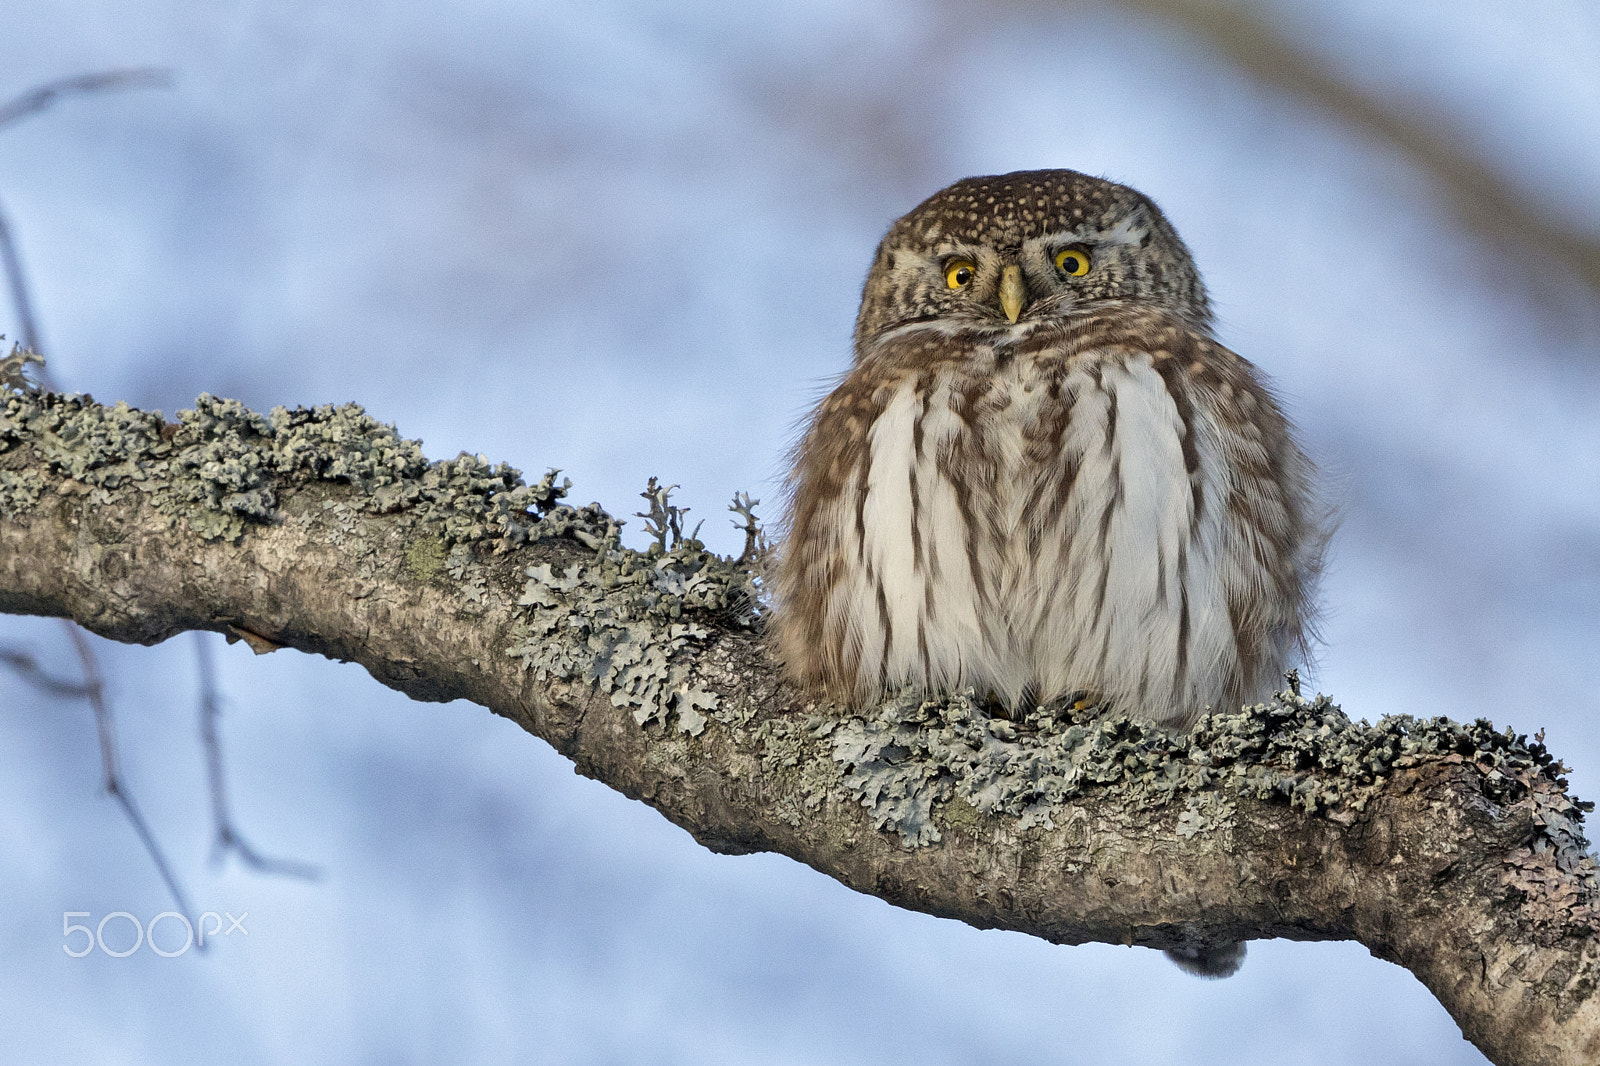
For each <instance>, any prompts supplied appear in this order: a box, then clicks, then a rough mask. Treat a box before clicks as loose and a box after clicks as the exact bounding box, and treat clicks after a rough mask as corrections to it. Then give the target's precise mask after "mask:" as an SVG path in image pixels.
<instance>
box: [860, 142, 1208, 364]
mask: <svg viewBox="0 0 1600 1066" xmlns="http://www.w3.org/2000/svg"><path fill="white" fill-rule="evenodd" d="M1117 302H1123V303H1127V302H1137V303H1142V304H1145V305H1156V306H1159V307H1163V308H1165V309H1167V310H1169V311H1172V312H1173V313H1175V314H1178V315H1181V316H1183V317H1184V318H1185V319H1187V320H1188V321H1189V322H1190V324H1191V325H1193V326H1194V327H1195V328H1197V329H1200V330H1202V331H1206V332H1209V330H1210V325H1211V308H1210V306H1209V304H1208V303H1207V301H1206V293H1205V286H1204V285H1203V284H1201V281H1200V272H1199V271H1198V270H1196V269H1195V265H1194V261H1193V260H1192V259H1191V258H1190V257H1189V250H1188V249H1187V248H1185V247H1184V244H1183V241H1182V240H1181V239H1179V237H1178V234H1177V231H1175V230H1174V229H1173V228H1172V225H1171V223H1169V222H1168V221H1167V219H1166V216H1164V215H1163V214H1162V213H1161V209H1160V208H1158V207H1156V205H1155V204H1154V203H1152V202H1151V201H1150V200H1149V199H1148V198H1147V197H1145V196H1144V195H1143V194H1142V193H1139V192H1137V191H1135V190H1133V189H1130V188H1128V187H1127V186H1126V185H1118V184H1116V183H1115V182H1110V181H1104V180H1102V179H1100V178H1091V177H1089V176H1088V175H1086V174H1079V173H1078V172H1077V171H1075V170H1022V171H1017V172H1016V173H1013V174H1001V175H999V176H996V177H989V178H964V179H963V180H961V181H958V182H956V183H955V184H954V185H951V186H950V187H949V188H946V189H942V190H940V191H939V192H937V193H935V194H934V195H933V196H931V197H929V198H928V199H927V200H924V201H923V202H922V203H921V204H918V205H917V206H916V207H915V208H914V209H912V211H911V212H910V213H909V214H907V215H905V216H904V217H903V218H901V219H900V220H899V221H897V222H896V223H895V224H894V225H893V226H891V227H890V228H889V232H888V234H887V235H885V236H884V238H883V242H882V243H881V244H879V245H878V254H877V256H876V258H875V259H874V260H873V264H872V270H871V271H870V272H869V273H868V275H867V283H866V287H865V290H864V291H863V293H862V297H861V312H860V314H859V316H858V317H857V319H856V351H857V352H858V353H860V352H862V351H864V350H865V348H866V346H867V345H869V344H870V343H871V342H872V341H873V340H874V339H876V338H878V337H880V336H882V335H883V334H884V333H885V332H887V331H889V330H892V329H895V328H897V327H899V326H905V325H909V324H911V323H915V322H934V321H937V322H941V323H949V324H951V325H971V326H991V327H1004V326H1006V325H1008V324H1010V323H1013V322H1028V321H1043V320H1047V319H1053V318H1062V317H1066V316H1070V315H1074V314H1079V313H1083V312H1086V311H1089V312H1092V311H1093V310H1094V309H1095V307H1096V306H1097V305H1104V304H1107V303H1117Z"/></svg>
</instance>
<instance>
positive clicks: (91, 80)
mask: <svg viewBox="0 0 1600 1066" xmlns="http://www.w3.org/2000/svg"><path fill="white" fill-rule="evenodd" d="M170 83H171V78H170V75H169V74H168V73H167V72H166V71H161V70H151V69H142V70H121V71H107V72H103V73H99V74H80V75H77V76H74V77H70V78H61V79H59V80H57V81H53V82H46V83H45V84H44V85H40V86H38V87H36V88H34V89H30V90H29V91H27V92H25V93H23V94H22V95H21V96H17V97H15V98H13V99H12V100H10V101H8V102H7V103H5V104H0V128H4V127H5V126H7V125H9V124H11V123H12V122H16V121H17V120H19V119H21V118H24V117H26V116H28V115H32V114H36V113H37V112H39V111H43V110H44V109H45V108H47V107H49V106H50V105H51V104H53V103H54V102H55V101H56V100H58V99H60V98H61V97H63V96H67V95H71V94H74V93H92V92H102V91H105V90H110V89H129V88H140V87H148V86H156V85H161V86H165V85H168V84H170ZM0 266H3V267H4V269H5V273H6V281H7V283H8V287H9V288H10V290H11V302H12V305H13V307H14V309H15V311H16V315H17V320H18V324H19V326H20V327H21V333H22V338H21V339H22V343H23V346H24V347H25V348H27V349H28V350H29V351H32V352H35V353H37V352H38V351H39V348H40V343H39V326H38V318H37V316H35V314H34V311H33V299H32V297H31V295H30V293H29V289H28V283H27V275H26V274H25V273H24V272H23V269H22V259H21V257H20V256H19V255H18V254H17V246H16V241H15V240H14V239H13V238H12V234H11V227H10V225H9V224H8V223H7V221H6V218H5V213H4V211H3V210H0ZM37 374H38V379H39V383H40V384H41V385H42V386H43V387H44V388H45V389H46V390H48V391H51V392H54V391H55V382H54V378H53V376H52V375H51V373H50V368H49V365H48V364H41V365H40V366H39V369H38V371H37ZM61 627H62V629H64V630H65V631H66V634H67V639H68V640H69V641H71V642H72V647H73V650H74V651H75V652H77V655H78V662H79V664H80V666H81V667H82V669H83V681H82V682H81V683H79V684H76V685H74V684H72V683H70V682H62V681H58V680H56V679H53V678H49V677H47V676H46V675H45V674H44V673H43V671H41V670H39V669H38V667H37V664H36V663H33V661H32V659H31V657H29V656H26V655H20V654H18V653H9V654H6V655H5V656H3V659H4V661H5V662H6V663H7V664H8V665H10V666H12V668H13V669H16V670H17V671H18V672H19V673H21V674H22V675H23V677H24V678H26V679H28V680H30V681H33V682H34V683H35V684H36V685H38V686H39V687H40V688H42V689H44V690H45V691H48V692H53V693H57V694H73V695H77V696H79V697H80V698H82V699H86V700H88V702H89V707H90V709H91V710H93V712H94V723H95V732H96V734H97V736H98V737H99V741H100V768H101V772H102V774H103V775H104V777H105V789H106V792H107V793H109V794H110V796H111V797H112V798H113V799H115V800H116V801H117V805H118V806H119V807H121V808H122V813H123V814H124V815H125V816H126V817H127V819H128V822H129V824H131V825H132V826H133V831H134V833H135V834H136V835H137V836H138V838H139V842H140V843H141V844H143V845H144V849H145V852H146V854H148V855H149V856H150V861H151V862H152V863H154V864H155V868H156V872H157V873H158V874H160V876H161V880H162V882H163V883H165V885H166V886H167V891H168V892H169V893H170V894H171V896H172V899H173V902H174V903H175V904H177V907H178V911H179V912H180V913H182V914H185V915H189V916H194V914H195V911H194V909H193V908H192V907H190V905H189V896H188V893H186V892H184V890H183V886H182V885H181V884H180V883H179V882H178V878H177V875H176V874H175V873H174V872H173V869H172V864H171V863H170V862H168V861H167V856H166V853H165V852H164V851H163V850H162V849H161V845H160V844H159V843H158V842H157V841H156V838H155V834H154V833H152V832H151V831H150V823H149V822H147V821H145V817H144V813H143V812H142V811H140V809H139V804H138V803H137V801H135V800H134V798H133V793H132V792H131V791H129V789H128V786H127V783H126V782H125V781H124V780H123V777H122V762H121V758H120V757H119V755H118V752H117V733H116V722H115V720H114V719H113V717H112V714H111V704H110V701H109V700H107V699H106V690H105V678H104V675H103V674H102V673H101V672H100V661H99V659H98V658H97V657H96V656H95V653H94V649H93V648H92V647H91V646H90V645H89V641H88V639H87V638H86V637H85V636H84V632H83V630H82V629H80V628H79V627H78V625H77V624H76V623H75V622H73V621H71V620H70V619H62V621H61ZM29 667H32V672H31V673H30V671H29ZM201 950H205V947H204V945H201Z"/></svg>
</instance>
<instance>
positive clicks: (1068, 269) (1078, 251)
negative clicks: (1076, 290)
mask: <svg viewBox="0 0 1600 1066" xmlns="http://www.w3.org/2000/svg"><path fill="white" fill-rule="evenodd" d="M1056 269H1057V270H1059V271H1061V273H1063V274H1066V275H1067V276H1068V277H1074V278H1081V277H1083V276H1084V275H1085V274H1087V273H1089V249H1087V248H1080V247H1078V246H1077V245H1073V246H1072V247H1071V248H1063V249H1061V251H1059V252H1057V253H1056Z"/></svg>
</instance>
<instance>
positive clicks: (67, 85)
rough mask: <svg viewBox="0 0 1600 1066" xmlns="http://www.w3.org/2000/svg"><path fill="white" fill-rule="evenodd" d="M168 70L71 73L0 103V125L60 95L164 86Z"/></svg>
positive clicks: (34, 111) (169, 77)
mask: <svg viewBox="0 0 1600 1066" xmlns="http://www.w3.org/2000/svg"><path fill="white" fill-rule="evenodd" d="M171 86H172V72H171V71H170V70H165V69H162V68H160V67H135V68H132V69H129V70H103V71H99V72H97V73H94V74H74V75H72V76H71V77H66V78H57V79H56V80H55V81H47V82H45V83H44V84H43V85H36V86H34V87H33V88H31V89H29V90H28V91H27V92H24V93H22V94H20V95H18V96H14V97H12V98H11V99H10V100H7V101H6V102H5V103H3V104H0V128H4V127H6V126H9V125H10V124H11V123H13V122H17V121H19V120H20V119H24V118H27V117H28V116H29V115H36V114H38V113H39V112H41V111H43V110H45V109H46V108H48V107H49V106H50V105H51V104H54V103H55V102H56V101H57V100H60V99H61V98H62V97H64V96H78V95H84V94H88V93H103V92H110V91H113V90H117V89H167V88H171Z"/></svg>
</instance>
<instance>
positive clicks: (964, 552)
mask: <svg viewBox="0 0 1600 1066" xmlns="http://www.w3.org/2000/svg"><path fill="white" fill-rule="evenodd" d="M1006 348H1007V344H1006V341H1005V340H1000V341H999V342H998V344H997V345H996V347H995V348H994V349H993V350H990V351H988V352H987V353H986V354H985V353H983V352H980V353H978V355H977V356H975V357H974V359H973V360H972V361H971V362H970V363H964V364H947V369H943V370H940V371H938V372H935V373H931V374H929V373H923V374H907V375H905V376H904V377H902V378H900V379H898V380H896V381H895V382H893V383H891V384H888V385H884V386H883V387H882V388H883V389H888V390H890V393H891V394H890V395H888V396H886V397H885V396H880V398H881V399H882V400H883V401H884V402H883V407H882V411H881V414H879V416H878V417H877V419H876V420H875V421H874V422H873V424H872V426H871V429H870V433H869V436H868V441H869V443H870V463H869V465H868V467H867V469H866V476H865V478H859V479H852V480H850V481H849V482H848V483H847V484H845V485H844V486H843V487H842V491H841V492H840V493H839V495H838V496H837V497H836V498H835V499H833V500H832V501H830V503H829V504H828V510H827V511H826V513H825V514H824V515H822V516H819V517H820V518H821V522H820V525H821V526H825V527H829V528H831V529H832V530H833V531H834V535H835V536H836V537H837V541H836V543H837V544H838V545H839V547H840V548H842V549H844V550H843V551H841V552H840V558H842V559H844V560H846V563H845V566H844V570H843V573H841V574H840V575H839V577H840V579H839V580H838V581H837V583H836V584H834V586H833V587H832V590H831V594H830V597H829V600H828V602H827V604H826V607H825V614H826V628H827V630H828V631H830V632H832V633H837V634H840V636H841V638H842V641H843V644H844V646H846V647H847V648H848V649H850V652H849V655H848V657H849V658H851V659H853V660H854V662H855V663H856V667H857V668H856V677H857V678H859V679H862V683H863V684H867V683H868V682H869V681H875V682H876V684H875V685H873V686H872V687H878V688H893V687H896V686H900V685H906V684H910V685H913V686H916V687H918V688H923V689H926V690H930V691H945V690H949V689H952V688H959V687H962V686H967V685H971V686H974V687H976V688H977V689H978V690H979V691H980V692H983V693H986V694H991V695H993V696H994V697H995V698H998V699H999V700H1001V701H1002V702H1004V703H1007V704H1011V705H1017V704H1019V703H1021V702H1024V701H1026V700H1028V699H1037V700H1041V701H1043V700H1049V699H1054V698H1058V697H1062V696H1066V695H1068V694H1071V693H1075V692H1084V693H1089V694H1093V695H1095V696H1099V697H1105V698H1108V699H1110V700H1111V701H1112V702H1113V703H1115V704H1118V705H1121V706H1124V707H1127V708H1129V709H1130V710H1137V711H1138V712H1139V713H1142V714H1144V715H1146V716H1148V717H1151V718H1154V719H1156V720H1159V721H1170V722H1182V721H1185V720H1187V719H1189V718H1192V716H1193V715H1194V714H1196V713H1198V712H1199V711H1200V710H1201V709H1203V708H1205V707H1208V706H1212V705H1215V704H1217V703H1218V702H1219V701H1221V700H1222V699H1223V698H1224V697H1226V696H1228V695H1230V694H1231V693H1232V692H1233V690H1235V689H1237V688H1238V683H1237V680H1236V678H1237V673H1238V662H1239V659H1240V656H1239V654H1238V650H1237V649H1236V648H1235V640H1236V639H1237V638H1236V634H1235V629H1234V627H1233V625H1232V624H1231V622H1230V616H1229V591H1230V590H1229V589H1228V588H1227V587H1225V582H1227V581H1233V582H1245V583H1250V582H1256V583H1259V580H1258V578H1257V576H1256V575H1254V574H1253V573H1251V572H1250V564H1249V558H1248V557H1249V555H1250V552H1249V546H1248V544H1246V543H1245V542H1244V541H1243V540H1242V539H1241V535H1240V534H1239V532H1238V531H1237V530H1234V529H1233V528H1232V527H1231V526H1230V523H1229V518H1228V508H1227V499H1228V491H1229V485H1228V480H1227V476H1226V472H1225V471H1226V467H1225V464H1224V457H1223V455H1222V443H1221V436H1220V435H1221V433H1222V432H1223V429H1222V427H1220V426H1219V424H1218V423H1217V421H1216V420H1215V419H1214V418H1212V417H1211V416H1210V415H1209V414H1208V413H1207V412H1206V411H1205V410H1204V408H1203V407H1195V408H1194V409H1192V410H1191V411H1189V412H1187V419H1186V418H1185V417H1183V416H1182V415H1180V411H1179V408H1178V406H1177V405H1176V403H1175V402H1174V398H1173V396H1172V395H1171V394H1170V393H1169V391H1168V388H1167V386H1166V384H1165V382H1164V381H1163V379H1162V376H1161V375H1160V373H1158V371H1157V370H1156V369H1155V367H1154V365H1153V361H1152V358H1151V356H1150V355H1147V354H1142V353H1132V354H1130V353H1116V354H1100V355H1097V356H1093V357H1080V358H1077V359H1074V360H1073V361H1071V362H1070V363H1066V364H1063V363H1062V362H1061V361H1060V360H1056V361H1054V362H1053V363H1046V362H1041V361H1039V360H1036V359H1035V358H1033V357H1031V356H1028V355H1020V356H1016V357H1008V356H1007V355H1006ZM881 391H882V390H880V393H881ZM1186 421H1187V425H1186V424H1185V423H1186ZM1186 434H1192V438H1193V439H1192V440H1191V441H1190V442H1189V450H1188V453H1187V458H1186V451H1185V435H1186ZM863 493H864V498H863ZM1282 656H1283V649H1278V651H1277V654H1276V655H1271V656H1268V658H1270V659H1272V660H1273V661H1271V662H1263V663H1262V664H1261V665H1262V667H1263V669H1264V670H1265V671H1267V672H1270V671H1275V670H1276V669H1278V667H1279V665H1280V663H1279V662H1278V660H1281V659H1282Z"/></svg>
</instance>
